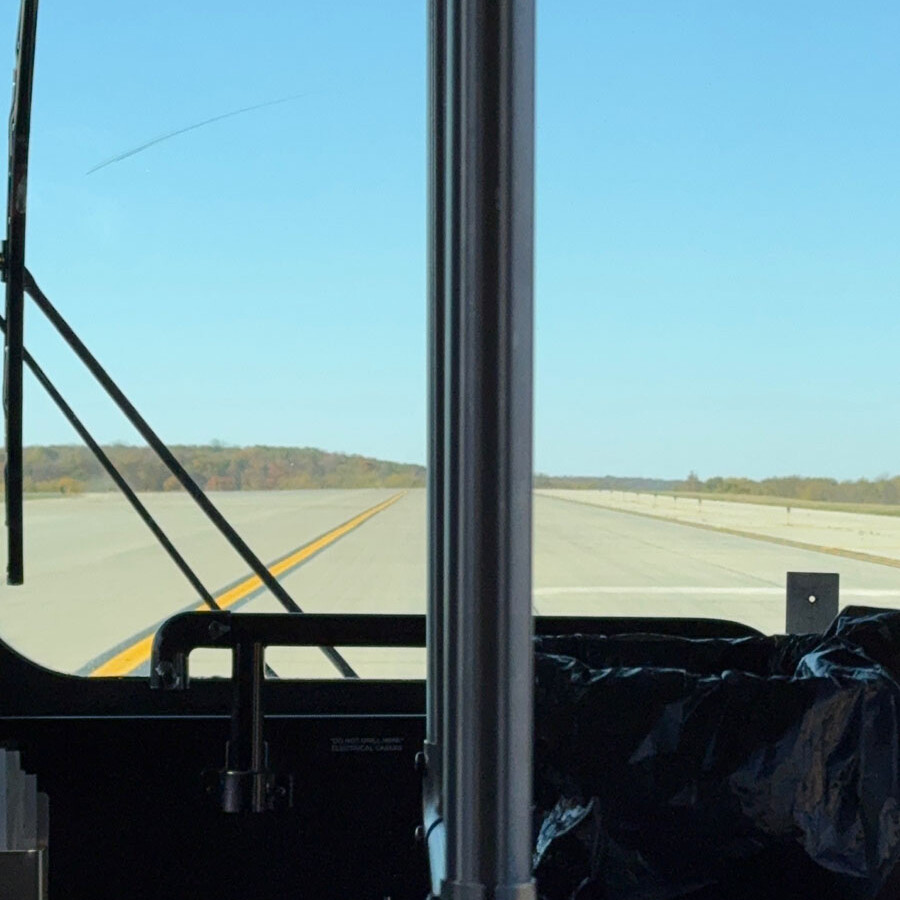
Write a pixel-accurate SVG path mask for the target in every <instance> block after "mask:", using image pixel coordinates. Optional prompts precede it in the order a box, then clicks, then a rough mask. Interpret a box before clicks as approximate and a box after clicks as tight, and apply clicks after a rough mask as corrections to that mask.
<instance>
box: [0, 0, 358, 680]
mask: <svg viewBox="0 0 900 900" xmlns="http://www.w3.org/2000/svg"><path fill="white" fill-rule="evenodd" d="M37 6H38V0H22V5H21V8H20V16H19V40H18V45H17V47H16V68H15V88H14V91H13V106H12V113H11V115H10V154H9V197H8V206H7V238H6V242H5V246H4V253H3V260H2V272H3V275H4V277H5V279H6V319H5V321H4V322H3V332H4V346H5V350H6V358H5V368H4V409H5V413H6V471H5V476H6V516H7V528H8V565H7V582H8V583H9V584H22V583H23V581H24V560H23V558H24V553H23V546H24V541H23V525H22V501H23V477H22V468H23V467H22V463H23V453H22V405H23V404H22V375H23V364H24V363H25V362H26V361H27V363H28V366H29V368H30V369H31V371H32V372H34V374H35V376H36V377H37V379H38V381H39V382H40V383H41V384H42V386H43V387H44V389H45V390H47V391H48V393H49V394H50V396H51V397H52V398H53V400H54V401H55V402H56V404H57V406H59V408H60V409H61V410H62V412H63V414H64V415H65V416H66V418H67V419H68V420H69V422H70V424H72V426H73V427H74V428H75V430H76V431H77V432H78V434H79V435H80V436H81V437H82V439H83V440H85V442H86V443H87V445H88V447H89V448H90V450H91V451H92V452H93V453H94V456H95V457H96V458H97V460H98V461H99V462H100V464H101V465H102V466H103V468H104V469H105V470H106V472H107V473H108V474H109V475H110V477H111V478H112V479H113V482H114V483H115V484H116V485H117V487H119V489H120V490H122V491H123V493H124V494H125V497H126V498H127V499H128V501H129V502H130V503H131V505H132V507H133V508H134V509H135V510H136V511H137V513H138V515H139V516H140V517H141V519H142V520H143V521H144V523H145V524H146V525H147V526H148V527H149V528H150V530H151V531H152V532H153V534H154V536H155V537H156V538H157V540H158V541H159V542H160V543H161V544H162V545H163V547H164V548H165V550H166V552H167V553H168V554H169V556H170V558H171V559H172V560H173V561H174V562H175V564H176V565H177V566H178V568H179V569H181V571H182V573H183V574H184V575H185V577H186V578H188V580H189V581H190V583H191V584H192V585H193V587H194V588H195V590H197V591H198V593H199V594H200V596H201V597H202V598H203V601H204V603H206V605H207V606H209V607H210V608H211V609H218V608H219V607H218V605H217V604H216V602H215V600H214V598H213V597H212V595H211V594H210V592H209V591H208V590H207V589H206V588H205V587H204V586H203V584H202V582H201V581H200V580H199V578H197V576H196V574H195V573H194V572H193V571H192V570H191V568H190V566H188V564H187V562H186V561H185V560H184V558H183V557H182V556H181V554H180V553H178V551H177V550H176V549H175V546H174V545H173V544H172V542H171V541H170V540H169V539H168V538H167V537H166V535H165V533H164V532H163V531H162V529H161V528H160V527H159V525H158V524H157V523H156V521H155V520H154V519H153V517H152V516H151V515H150V513H149V511H148V510H147V509H146V507H145V506H144V505H143V504H142V503H141V501H140V500H139V499H138V497H137V496H136V494H135V493H134V491H133V490H132V489H131V488H130V487H129V486H128V484H127V483H126V482H125V479H124V478H122V476H121V474H120V473H119V472H118V470H117V469H116V468H115V466H114V465H113V463H112V461H111V460H110V459H109V457H108V456H107V455H106V454H105V453H104V451H103V450H102V448H101V447H100V445H99V444H98V443H97V442H96V441H95V440H94V439H93V437H92V436H91V435H90V433H89V432H88V431H87V429H86V428H85V427H84V425H83V423H81V422H80V420H79V419H78V417H77V416H76V415H75V413H74V411H73V410H72V409H71V407H69V406H68V404H67V403H66V401H65V400H64V399H63V397H62V395H61V394H60V393H59V391H57V390H56V388H55V386H54V385H53V384H52V382H51V381H50V379H49V378H48V377H47V375H46V374H45V373H44V372H43V370H42V369H41V368H40V367H39V366H38V365H37V363H36V362H35V361H34V358H33V357H31V356H30V354H26V351H25V345H24V327H23V323H24V306H25V294H26V293H27V294H28V295H29V296H30V297H31V299H32V300H33V301H34V303H35V304H36V305H37V307H38V308H39V309H40V310H41V312H42V313H43V314H44V315H45V316H46V317H47V318H48V319H49V320H50V322H51V324H52V325H53V326H54V328H56V330H57V331H58V332H59V334H60V335H61V336H62V338H63V339H64V340H65V341H66V343H67V344H68V345H69V346H70V347H71V348H72V350H73V351H74V352H75V355H76V356H77V357H78V358H79V359H80V360H81V362H82V363H84V365H85V366H86V367H87V369H88V371H90V373H91V374H92V375H93V376H94V378H96V379H97V381H98V382H99V383H100V385H101V386H102V387H103V389H104V390H105V391H106V392H107V394H109V396H110V397H111V398H112V400H113V402H115V404H116V405H117V406H118V407H119V409H120V410H121V411H122V413H124V415H125V417H126V418H127V419H128V421H129V422H130V423H131V424H132V425H133V426H134V427H135V428H136V429H137V431H138V432H139V433H140V434H141V436H142V437H143V438H144V440H145V441H147V443H148V444H149V445H150V447H151V448H152V449H153V451H154V452H155V453H156V455H157V456H158V457H159V459H160V460H161V461H162V463H163V464H164V465H165V466H166V468H167V469H168V470H169V472H171V474H172V475H173V476H174V477H175V479H176V480H177V481H178V482H179V484H181V486H182V487H183V488H184V489H185V490H186V491H187V492H188V494H189V495H190V497H191V499H192V500H193V501H194V502H195V503H196V504H197V506H199V507H200V509H201V510H202V511H203V513H204V514H205V515H206V517H207V518H208V519H209V520H210V521H211V522H212V523H213V525H214V526H215V527H216V529H217V530H218V531H219V533H220V534H221V535H222V536H223V537H224V538H225V540H227V541H228V543H229V545H230V546H231V547H232V549H234V550H235V551H236V552H237V553H238V555H239V556H240V557H241V559H243V561H244V562H245V563H246V564H247V565H248V566H249V567H250V569H251V571H252V572H253V574H254V575H256V577H257V578H259V580H260V581H261V582H262V583H263V584H264V585H265V586H266V587H267V588H268V589H269V591H271V593H272V594H274V595H275V598H276V599H277V600H278V602H279V603H280V604H281V605H282V606H283V607H284V608H285V609H286V610H287V611H288V612H292V613H302V612H303V610H302V609H301V608H300V606H299V605H298V604H297V602H296V601H295V600H294V599H293V598H292V597H291V595H290V594H289V593H288V592H287V591H286V590H285V588H284V587H283V586H282V584H281V582H279V581H278V579H277V578H276V577H275V576H274V575H273V574H272V573H271V572H270V571H269V569H268V568H267V566H266V565H265V564H264V563H263V562H262V560H260V558H259V557H258V556H257V555H256V554H255V553H254V552H253V551H252V550H251V549H250V547H249V546H248V545H247V543H246V542H245V541H244V540H243V538H241V536H240V535H239V534H238V533H237V531H236V530H235V529H234V527H233V526H232V525H231V523H230V522H228V520H227V519H226V518H225V517H224V516H223V515H222V513H220V512H219V510H218V509H217V508H216V507H215V506H214V505H213V503H212V501H211V500H210V499H209V498H208V497H207V496H206V494H204V493H203V490H202V489H201V488H200V486H199V485H198V484H197V483H196V482H195V481H194V480H193V479H192V478H191V476H190V475H189V474H188V472H187V470H186V469H185V468H184V466H182V465H181V463H180V462H179V461H178V460H177V459H176V458H175V455H174V454H173V453H172V451H171V450H170V449H169V447H168V446H167V445H166V444H165V442H164V441H163V440H162V439H161V438H160V437H159V436H158V435H157V434H156V432H155V431H154V430H153V429H152V428H151V427H150V425H149V424H148V423H147V421H146V419H144V417H143V416H142V415H141V414H140V413H139V412H138V411H137V409H136V408H135V407H134V405H133V404H132V403H131V401H130V400H129V399H128V398H127V397H126V396H125V394H124V393H123V392H122V390H121V389H120V388H119V386H118V385H117V384H116V383H115V381H113V379H112V378H111V377H110V376H109V374H108V373H107V372H106V370H105V369H104V368H103V366H101V365H100V363H99V361H98V360H97V358H96V357H95V356H94V355H93V354H92V353H91V352H90V350H88V348H87V347H86V346H85V344H84V343H83V342H82V341H81V339H80V338H79V337H78V335H77V334H75V332H74V331H73V330H72V328H71V327H70V326H69V324H68V322H66V320H65V319H64V318H63V317H62V315H60V313H59V311H58V310H57V309H56V308H55V307H54V306H53V304H52V303H51V302H50V300H49V299H48V298H47V296H46V295H45V294H44V292H43V291H42V290H41V289H40V288H39V287H38V286H37V283H36V282H35V280H34V277H33V276H32V275H31V273H30V272H29V271H28V270H27V269H26V268H25V198H26V187H27V174H28V143H29V136H30V129H31V93H32V91H31V87H32V81H33V75H34V46H35V37H36V29H37ZM319 649H320V650H321V651H322V653H324V654H325V656H326V657H327V658H328V660H329V661H330V662H331V663H332V665H333V666H334V667H335V668H336V669H337V670H338V672H340V674H341V675H342V676H343V677H345V678H357V677H358V676H357V674H356V672H355V671H354V670H353V668H352V667H351V666H350V664H349V663H348V662H347V660H345V659H344V657H343V656H341V654H340V653H338V651H337V650H335V648H334V647H320V648H319Z"/></svg>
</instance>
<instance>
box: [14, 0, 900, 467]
mask: <svg viewBox="0 0 900 900" xmlns="http://www.w3.org/2000/svg"><path fill="white" fill-rule="evenodd" d="M17 7H18V3H17V2H14V0H3V6H2V9H3V14H4V19H3V22H2V33H3V35H5V48H0V49H3V52H5V53H6V58H7V60H8V64H11V61H12V54H13V46H14V31H15V22H16V18H17ZM898 48H900V6H898V4H897V3H896V2H894V0H885V2H879V0H867V2H865V3H850V2H831V0H789V2H785V0H753V2H750V3H724V2H721V0H705V2H686V0H644V2H626V0H618V2H601V0H579V2H576V0H542V2H540V3H539V6H538V110H537V129H538V134H537V138H538V141H537V236H536V237H537V259H536V269H537V291H536V304H537V358H536V361H537V384H536V413H537V416H536V447H535V451H536V452H535V462H536V467H537V468H538V469H539V470H541V471H545V472H551V473H555V474H564V473H578V474H606V473H612V474H620V475H626V474H633V475H656V476H669V477H681V476H684V475H686V474H687V472H688V470H690V469H695V470H697V471H698V472H699V473H700V475H701V476H702V477H708V476H711V475H715V474H722V475H726V474H735V475H738V474H740V475H748V476H765V475H771V474H791V473H800V474H825V475H834V476H838V477H857V476H862V475H865V476H870V477H871V476H876V475H878V474H880V473H883V472H891V473H896V472H900V377H898V376H900V190H898V188H900V167H898V165H897V161H898V159H900V105H898V96H897V86H898V84H900V50H898ZM7 70H8V69H7ZM293 94H301V96H300V97H298V98H297V99H295V100H292V101H290V102H288V103H284V104H280V105H277V106H271V107H268V108H265V109H261V110H257V111H254V112H249V113H246V114H245V115H243V116H239V117H234V118H231V119H226V120H223V121H220V122H216V123H213V124H211V125H209V126H207V127H204V128H201V129H198V130H196V131H192V132H189V133H187V134H184V135H181V136H179V137H176V138H173V139H172V140H170V141H167V142H164V143H161V144H158V145H156V146H154V147H151V148H149V149H147V150H146V151H144V152H143V153H140V154H138V155H136V156H133V157H131V158H129V159H126V160H123V161H122V162H119V163H117V164H115V165H112V166H109V167H108V168H105V169H102V170H100V171H98V172H95V173H93V174H91V175H86V174H85V173H86V172H87V170H88V169H90V168H91V167H93V166H95V165H96V164H98V163H100V162H102V161H104V160H105V159H107V158H109V157H111V156H114V155H115V154H117V153H120V152H122V151H125V150H128V149H129V148H131V147H133V146H136V145H138V144H141V143H142V142H144V141H146V140H149V139H151V138H153V137H155V136H157V135H159V134H162V133H165V132H167V131H170V130H173V129H177V128H180V127H183V126H187V125H190V124H192V123H194V122H197V121H200V120H202V119H206V118H209V117H211V116H215V115H217V114H220V113H224V112H227V111H229V110H232V109H236V108H238V107H243V106H248V105H251V104H254V103H259V102H263V101H266V100H271V99H275V98H279V97H285V96H287V95H293ZM29 199H30V219H29V233H28V249H27V257H28V263H29V266H30V268H31V269H32V271H33V272H34V274H35V276H36V278H37V280H38V283H39V284H41V285H42V287H43V288H44V289H45V290H46V291H47V293H48V294H49V295H50V297H51V299H53V301H54V302H55V303H56V305H57V306H58V307H59V308H60V309H61V310H62V311H63V312H64V314H65V315H66V316H68V317H69V319H70V321H71V322H72V324H73V325H74V326H75V328H76V329H77V330H78V331H79V332H80V333H81V335H82V337H83V338H84V339H85V341H86V342H87V343H88V345H89V346H90V347H92V349H94V351H95V352H96V354H97V355H98V356H99V357H100V359H101V360H102V361H103V362H104V364H105V365H106V366H107V368H108V369H109V371H110V372H111V373H112V374H113V375H114V376H115V377H116V378H117V379H118V380H119V381H120V383H121V385H122V386H123V387H124V389H125V390H126V392H127V393H129V395H130V396H131V398H132V399H133V401H134V402H135V403H136V405H137V406H138V408H139V409H141V410H142V412H143V413H144V414H145V415H146V416H147V418H148V419H149V420H150V421H151V422H152V423H153V424H154V425H155V427H156V428H157V430H158V431H159V432H160V434H161V435H162V436H163V437H164V438H165V439H166V440H169V441H171V442H179V443H186V442H206V441H209V440H211V439H219V440H224V441H226V442H228V443H235V444H250V443H269V444H290V445H311V446H318V447H324V448H327V449H331V450H340V451H349V452H360V453H365V454H371V455H375V456H380V457H385V458H390V459H397V460H405V461H422V460H423V458H424V445H425V426H424V421H425V420H424V407H425V403H424V371H425V357H424V346H425V332H424V327H425V313H424V309H425V305H424V304H425V300H424V291H425V274H424V273H425V245H424V225H425V3H424V0H379V2H377V3H374V2H371V0H354V2H340V3H338V2H333V0H315V2H313V0H290V2H289V0H278V2H276V0H270V2H265V3H259V4H252V3H247V2H243V3H236V2H231V0H215V2H212V0H191V2H185V0H178V2H174V0H156V2H153V3H131V2H126V3H122V2H113V0H102V2H101V0H87V2H85V0H79V2H70V0H42V2H41V11H40V23H39V37H38V49H37V74H36V82H35V96H34V117H33V135H32V170H31V177H30V183H29ZM26 334H27V341H28V344H29V346H30V348H31V350H32V352H33V353H34V354H35V355H36V356H37V357H38V358H39V360H40V361H41V362H42V363H43V364H44V365H45V368H47V369H48V370H49V371H50V372H51V374H53V375H54V376H55V377H57V378H58V380H59V383H60V384H61V385H63V386H65V388H66V391H65V392H66V393H67V395H68V397H69V399H70V400H71V402H72V403H73V405H75V406H76V408H77V409H78V410H79V411H80V412H82V413H83V414H84V418H85V419H86V420H87V422H88V424H89V425H90V426H91V427H92V428H93V429H94V430H95V432H96V434H97V436H98V437H99V438H101V439H102V440H104V441H113V440H122V441H129V442H136V441H137V437H136V435H135V434H134V433H133V432H131V431H130V429H129V428H128V426H127V425H126V424H125V422H124V420H123V419H122V418H121V417H119V415H118V414H117V413H116V411H115V410H114V409H113V408H112V407H111V405H110V404H109V403H108V402H107V401H106V400H105V399H104V398H103V397H102V395H101V394H100V393H99V391H98V390H97V389H95V388H94V387H92V386H91V384H90V382H89V381H88V380H87V379H86V378H85V377H84V376H82V375H81V374H80V373H79V372H78V369H77V367H76V366H75V365H74V364H73V363H72V362H70V361H69V358H68V356H67V354H66V352H64V350H63V348H62V347H61V345H60V343H59V341H58V340H57V339H56V338H55V337H54V336H53V335H52V334H51V333H50V332H49V331H48V330H47V328H46V327H45V326H44V325H43V323H42V322H41V320H40V318H39V313H37V311H36V310H35V309H34V308H33V307H32V308H30V309H29V318H28V321H27V326H26ZM26 390H27V395H26V401H27V404H28V406H27V409H26V421H27V434H26V438H27V440H28V441H29V442H32V443H38V442H41V443H44V442H74V440H76V438H75V436H74V435H73V434H72V433H71V432H70V431H69V429H68V426H67V425H66V424H65V422H64V421H63V420H62V419H61V417H60V416H59V415H58V414H57V413H56V412H55V411H54V409H53V408H52V407H51V406H50V405H49V404H48V403H47V402H46V401H45V400H44V399H43V398H42V397H41V396H40V389H39V388H38V387H37V386H36V385H35V384H34V383H33V382H29V383H28V384H27V385H26Z"/></svg>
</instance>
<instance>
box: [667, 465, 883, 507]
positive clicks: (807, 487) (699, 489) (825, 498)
mask: <svg viewBox="0 0 900 900" xmlns="http://www.w3.org/2000/svg"><path fill="white" fill-rule="evenodd" d="M678 489H679V490H682V491H687V492H690V493H707V494H726V495H727V494H735V495H738V494H743V495H745V496H757V497H784V498H786V499H791V500H809V501H820V502H826V503H885V504H900V476H898V475H895V476H893V477H891V476H889V475H882V476H881V477H879V478H875V479H871V480H870V479H868V478H858V479H856V480H847V481H838V480H837V479H836V478H806V477H803V476H800V475H790V476H787V477H781V478H763V479H761V480H759V481H754V480H753V479H752V478H737V477H729V478H723V477H719V476H717V477H715V478H707V479H706V480H705V481H702V480H701V479H700V478H699V477H698V476H697V474H696V473H695V472H691V474H690V475H688V477H687V478H686V479H685V480H684V481H683V482H682V483H681V485H680V486H679V488H678Z"/></svg>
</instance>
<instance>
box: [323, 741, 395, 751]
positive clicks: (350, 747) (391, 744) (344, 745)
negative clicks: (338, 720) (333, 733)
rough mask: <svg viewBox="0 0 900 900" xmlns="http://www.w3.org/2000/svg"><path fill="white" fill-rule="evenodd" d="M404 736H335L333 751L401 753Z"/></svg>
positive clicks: (332, 742)
mask: <svg viewBox="0 0 900 900" xmlns="http://www.w3.org/2000/svg"><path fill="white" fill-rule="evenodd" d="M402 749H403V738H402V737H333V738H332V739H331V752H332V753H399V752H400V751H401V750H402Z"/></svg>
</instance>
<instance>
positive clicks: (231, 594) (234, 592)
mask: <svg viewBox="0 0 900 900" xmlns="http://www.w3.org/2000/svg"><path fill="white" fill-rule="evenodd" d="M404 496H406V491H401V492H400V493H399V494H394V496H393V497H388V499H387V500H384V501H382V502H381V503H378V504H376V505H375V506H373V507H371V508H369V509H367V510H364V511H363V512H361V513H360V514H359V515H357V516H354V517H353V518H352V519H348V520H347V521H346V522H344V523H343V524H341V525H338V526H337V527H336V528H333V529H332V530H331V531H329V532H328V533H327V534H323V535H322V537H320V538H316V540H314V541H310V542H309V543H308V544H305V545H304V546H302V547H301V548H300V549H299V550H295V551H294V552H293V553H290V554H288V555H287V556H285V557H283V558H282V559H279V560H278V561H277V562H275V563H273V564H272V565H271V566H270V567H269V571H270V572H271V573H272V574H273V575H275V576H276V577H278V576H279V575H283V574H284V573H285V572H289V571H290V570H291V569H294V568H296V567H297V566H299V565H300V564H301V563H303V562H305V561H306V560H308V559H309V558H310V557H311V556H314V555H315V554H316V553H318V552H319V551H320V550H324V549H325V548H326V547H328V546H329V545H330V544H333V543H334V542H335V541H336V540H338V538H342V537H343V536H344V535H345V534H347V533H348V532H350V531H353V529H354V528H359V526H360V525H362V524H363V522H366V521H368V520H369V519H371V518H372V516H376V515H378V513H380V512H381V511H382V510H385V509H387V508H388V507H389V506H391V505H392V504H393V503H396V502H397V501H398V500H399V499H400V498H401V497H404ZM262 583H263V582H262V579H261V578H260V577H259V576H258V575H251V576H250V577H249V578H245V579H244V580H243V581H241V582H240V583H238V584H236V585H235V586H234V587H233V588H229V589H228V590H227V591H224V592H223V593H222V594H220V595H219V596H217V597H216V603H217V604H218V605H219V607H220V608H221V609H227V608H228V607H229V606H234V604H235V603H237V602H239V601H240V600H243V599H244V598H245V597H246V596H247V595H248V594H252V593H253V592H254V591H255V590H257V589H259V588H260V587H261V586H262ZM197 610H198V611H204V610H208V607H207V606H206V604H201V605H200V606H198V607H197ZM153 637H154V636H153V635H152V634H150V635H147V637H143V638H141V639H140V640H137V641H135V642H134V643H133V644H131V645H130V646H128V647H126V648H125V649H124V650H122V651H121V652H119V653H117V654H116V655H115V656H113V657H112V658H111V659H108V660H107V661H106V662H105V663H103V665H101V666H98V667H97V668H96V669H94V671H93V672H91V675H90V677H91V678H97V677H103V676H107V677H117V676H122V675H127V674H128V673H129V672H133V671H134V670H135V669H136V668H138V667H139V666H141V665H143V664H144V663H145V662H147V661H148V660H149V659H150V652H151V650H152V649H153Z"/></svg>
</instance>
